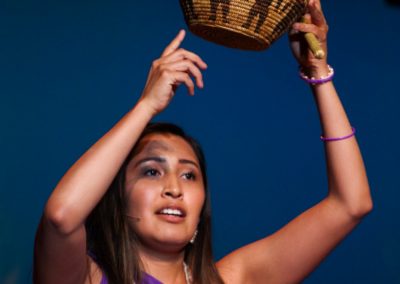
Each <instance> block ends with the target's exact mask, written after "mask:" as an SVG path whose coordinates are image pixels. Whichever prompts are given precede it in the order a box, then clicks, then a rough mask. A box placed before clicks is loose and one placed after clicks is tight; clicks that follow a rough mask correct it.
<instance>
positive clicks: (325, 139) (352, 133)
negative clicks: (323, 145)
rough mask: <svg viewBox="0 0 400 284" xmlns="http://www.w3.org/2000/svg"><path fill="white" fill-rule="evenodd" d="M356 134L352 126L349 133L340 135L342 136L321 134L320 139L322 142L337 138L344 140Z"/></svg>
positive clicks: (336, 139) (337, 139)
mask: <svg viewBox="0 0 400 284" xmlns="http://www.w3.org/2000/svg"><path fill="white" fill-rule="evenodd" d="M355 134H356V129H355V128H354V127H352V128H351V133H350V134H349V135H346V136H342V137H324V136H322V135H321V137H320V138H321V140H322V141H324V142H329V141H339V140H345V139H348V138H350V137H353V136H354V135H355Z"/></svg>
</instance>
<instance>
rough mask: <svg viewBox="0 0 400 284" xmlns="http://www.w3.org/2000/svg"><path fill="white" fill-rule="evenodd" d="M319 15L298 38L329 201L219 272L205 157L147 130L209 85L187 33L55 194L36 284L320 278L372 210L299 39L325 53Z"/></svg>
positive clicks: (324, 85)
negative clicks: (184, 45)
mask: <svg viewBox="0 0 400 284" xmlns="http://www.w3.org/2000/svg"><path fill="white" fill-rule="evenodd" d="M308 10H309V14H307V15H306V20H308V23H296V24H294V25H293V29H292V31H291V33H290V39H291V47H292V51H293V53H294V55H295V58H296V59H297V60H298V62H299V64H300V66H301V70H302V77H303V79H305V80H306V81H308V82H310V83H312V84H310V86H311V89H312V91H313V93H314V96H315V100H316V105H317V108H318V111H319V113H320V120H321V125H322V130H323V133H324V137H321V139H322V140H324V141H325V144H326V158H327V171H328V182H329V191H328V194H327V196H326V197H325V198H324V199H323V200H322V201H321V202H319V203H318V204H316V205H315V206H313V207H312V208H310V209H308V210H307V211H305V212H304V213H302V214H301V215H300V216H298V217H297V218H295V219H294V220H292V221H291V222H290V223H288V224H287V225H285V226H284V227H283V228H282V229H281V230H279V231H278V232H276V233H274V234H272V235H271V236H268V237H266V238H264V239H261V240H259V241H257V242H254V243H251V244H249V245H247V246H245V247H242V248H240V249H238V250H236V251H234V252H232V253H230V254H229V255H227V256H225V257H224V258H222V259H221V260H219V261H218V262H217V263H216V264H214V263H213V261H212V253H211V242H210V239H211V232H210V208H209V199H208V194H207V185H206V176H205V175H206V173H205V166H204V159H203V156H202V153H201V150H200V148H199V147H198V145H197V144H196V143H195V141H193V140H192V139H191V138H190V137H187V136H186V134H184V133H183V132H182V131H181V130H180V129H179V128H177V127H175V126H173V125H169V124H155V125H150V126H148V123H149V121H150V120H151V119H152V118H153V117H154V116H155V115H156V114H158V113H159V112H161V111H162V110H164V109H165V108H166V107H167V106H168V104H169V102H170V101H171V99H172V98H173V96H174V94H175V91H176V88H177V87H178V86H179V85H181V84H184V85H186V87H187V88H188V90H189V93H190V94H191V95H193V94H194V88H195V86H194V85H195V83H196V86H197V87H199V88H202V87H203V79H202V73H201V71H202V70H204V69H206V67H207V65H206V63H205V62H204V61H203V60H202V59H201V58H200V57H199V56H197V55H196V54H194V53H192V52H189V51H186V50H183V49H180V48H179V46H180V44H181V42H182V41H183V39H184V36H185V33H184V31H181V32H179V34H178V35H177V37H176V38H175V39H174V40H173V41H172V42H171V43H170V44H169V45H168V46H167V48H166V49H165V50H164V52H163V54H162V55H161V57H160V58H159V59H157V60H155V61H154V62H153V65H152V67H151V70H150V72H149V76H148V80H147V82H146V85H145V88H144V91H143V94H142V96H141V98H140V99H139V101H138V102H137V104H136V105H135V107H134V108H133V109H132V110H131V111H130V112H128V113H127V114H126V115H125V116H124V117H123V118H122V119H121V120H120V121H119V122H118V123H117V124H116V125H115V126H114V127H113V128H112V129H111V130H110V131H109V132H108V133H106V134H105V135H104V136H103V137H102V138H101V139H100V140H99V141H98V142H97V143H96V144H94V145H93V146H92V147H91V148H90V149H89V150H88V151H87V152H86V153H85V154H84V155H83V156H82V157H81V158H80V159H79V160H78V161H77V162H76V163H75V164H74V165H73V166H72V167H71V168H70V169H69V170H68V172H67V173H66V174H65V176H64V177H63V178H62V179H61V181H60V182H59V184H58V185H57V187H56V188H55V189H54V191H53V193H52V194H51V196H50V198H49V200H48V202H47V204H46V207H45V210H44V214H43V217H42V220H41V223H40V226H39V228H38V232H37V237H36V242H35V269H34V281H35V283H107V281H108V283H133V282H135V283H160V282H158V280H159V281H161V282H162V283H298V282H301V281H302V280H303V279H304V278H305V277H306V276H307V275H308V274H309V273H310V272H311V271H313V269H314V268H315V267H316V266H317V265H318V264H319V263H320V262H321V261H322V260H323V259H324V257H325V256H326V255H327V254H328V253H329V252H330V251H331V250H332V249H333V248H334V247H335V246H336V245H337V244H338V243H339V242H340V241H341V240H342V239H343V238H344V237H345V236H346V235H347V234H348V233H349V232H350V231H351V230H352V229H353V228H354V227H355V226H356V225H357V224H358V223H359V221H360V220H361V218H362V217H363V216H365V215H366V214H367V213H368V212H369V211H370V210H371V208H372V201H371V196H370V192H369V186H368V181H367V177H366V173H365V169H364V165H363V161H362V157H361V154H360V151H359V149H358V145H357V142H356V139H355V137H354V129H353V128H352V127H351V125H350V123H349V121H348V119H347V116H346V114H345V111H344V109H343V107H342V105H341V103H340V100H339V98H338V96H337V94H336V91H335V89H334V86H333V84H332V81H331V79H332V76H333V70H332V69H330V68H329V67H328V65H327V62H326V60H317V59H315V58H314V57H313V56H312V54H311V53H310V52H309V51H308V50H307V49H305V48H304V42H303V37H302V36H301V34H300V33H299V32H311V33H314V34H315V35H316V36H317V38H318V39H319V41H320V43H321V45H322V47H323V48H324V50H325V52H326V35H327V30H328V27H327V24H326V21H325V18H324V16H323V14H322V10H321V5H320V2H319V1H318V0H311V1H310V2H309V7H308ZM192 78H194V81H195V83H194V82H193V81H192ZM310 78H311V79H310ZM313 78H316V79H313ZM157 279H158V280H157Z"/></svg>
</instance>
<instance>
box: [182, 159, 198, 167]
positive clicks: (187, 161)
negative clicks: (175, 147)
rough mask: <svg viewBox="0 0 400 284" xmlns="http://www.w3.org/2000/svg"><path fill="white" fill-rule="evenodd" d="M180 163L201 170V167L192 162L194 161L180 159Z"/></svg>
mask: <svg viewBox="0 0 400 284" xmlns="http://www.w3.org/2000/svg"><path fill="white" fill-rule="evenodd" d="M179 163H181V164H191V165H193V166H195V167H196V168H198V169H199V165H198V164H197V163H196V162H194V161H192V160H188V159H179Z"/></svg>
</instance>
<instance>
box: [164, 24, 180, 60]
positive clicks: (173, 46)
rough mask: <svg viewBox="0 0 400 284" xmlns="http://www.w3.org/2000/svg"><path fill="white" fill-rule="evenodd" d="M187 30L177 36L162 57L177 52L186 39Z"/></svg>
mask: <svg viewBox="0 0 400 284" xmlns="http://www.w3.org/2000/svg"><path fill="white" fill-rule="evenodd" d="M185 35H186V32H185V30H180V31H179V33H178V34H177V36H176V37H175V38H174V39H173V40H172V41H171V43H170V44H169V45H168V46H167V47H166V48H165V49H164V51H163V53H162V54H161V57H164V56H167V55H169V54H171V53H172V52H174V51H175V50H177V49H178V48H179V46H180V45H181V43H182V41H183V39H184V38H185Z"/></svg>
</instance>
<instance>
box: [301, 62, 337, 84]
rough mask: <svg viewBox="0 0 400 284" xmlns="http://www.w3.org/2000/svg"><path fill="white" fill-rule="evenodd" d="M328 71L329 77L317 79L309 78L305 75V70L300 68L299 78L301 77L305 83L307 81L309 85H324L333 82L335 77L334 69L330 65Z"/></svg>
mask: <svg viewBox="0 0 400 284" xmlns="http://www.w3.org/2000/svg"><path fill="white" fill-rule="evenodd" d="M328 70H329V72H328V75H326V76H323V77H321V78H319V79H316V78H314V77H311V78H309V77H308V76H307V75H306V74H305V73H304V71H303V69H302V68H301V67H300V71H299V76H300V78H301V79H303V80H304V81H306V82H307V83H309V84H312V85H319V84H323V83H326V82H329V81H332V79H333V76H334V75H335V71H334V70H333V68H332V67H331V66H330V65H328Z"/></svg>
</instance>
